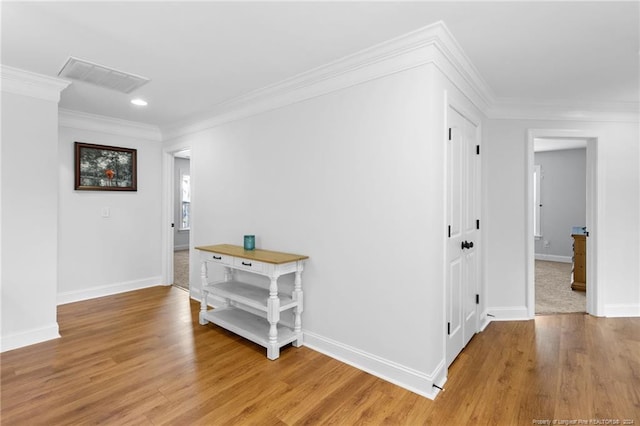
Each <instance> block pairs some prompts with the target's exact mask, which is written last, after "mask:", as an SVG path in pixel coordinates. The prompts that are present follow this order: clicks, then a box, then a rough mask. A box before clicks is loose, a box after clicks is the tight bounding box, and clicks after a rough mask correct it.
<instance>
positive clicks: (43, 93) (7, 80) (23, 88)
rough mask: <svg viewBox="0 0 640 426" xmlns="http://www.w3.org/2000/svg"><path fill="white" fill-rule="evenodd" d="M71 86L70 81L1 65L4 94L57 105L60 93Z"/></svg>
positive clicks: (0, 77)
mask: <svg viewBox="0 0 640 426" xmlns="http://www.w3.org/2000/svg"><path fill="white" fill-rule="evenodd" d="M69 84H71V82H70V81H67V80H63V79H60V78H55V77H49V76H46V75H42V74H37V73H34V72H31V71H25V70H21V69H19V68H14V67H10V66H7V65H0V89H1V90H2V92H7V93H13V94H15V95H22V96H29V97H32V98H36V99H42V100H45V101H53V102H56V103H57V102H59V101H60V92H62V91H63V90H64V89H65V88H66V87H67V86H68V85H69Z"/></svg>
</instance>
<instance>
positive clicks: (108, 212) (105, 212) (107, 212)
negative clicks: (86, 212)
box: [102, 207, 111, 218]
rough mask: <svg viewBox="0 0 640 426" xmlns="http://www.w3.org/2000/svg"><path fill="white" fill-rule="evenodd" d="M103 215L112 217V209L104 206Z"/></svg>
mask: <svg viewBox="0 0 640 426" xmlns="http://www.w3.org/2000/svg"><path fill="white" fill-rule="evenodd" d="M102 217H104V218H108V217H111V209H110V208H109V207H103V208H102Z"/></svg>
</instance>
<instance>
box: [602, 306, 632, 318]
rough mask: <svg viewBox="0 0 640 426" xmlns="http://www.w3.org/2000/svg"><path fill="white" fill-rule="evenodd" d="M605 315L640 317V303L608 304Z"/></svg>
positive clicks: (611, 316) (605, 307) (612, 316)
mask: <svg viewBox="0 0 640 426" xmlns="http://www.w3.org/2000/svg"><path fill="white" fill-rule="evenodd" d="M604 316H605V317H610V318H619V317H640V303H629V304H606V305H604Z"/></svg>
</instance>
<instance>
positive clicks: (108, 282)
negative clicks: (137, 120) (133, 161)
mask: <svg viewBox="0 0 640 426" xmlns="http://www.w3.org/2000/svg"><path fill="white" fill-rule="evenodd" d="M68 126H69V125H66V124H64V123H63V125H62V126H61V127H60V131H59V132H60V134H59V152H58V157H57V158H58V160H59V168H60V188H59V206H60V214H59V217H60V220H59V229H60V233H59V238H58V250H59V274H58V277H59V287H58V302H59V303H68V302H73V301H77V300H84V299H88V298H93V297H99V296H104V295H107V294H113V293H118V292H122V291H128V290H133V289H137V288H143V287H149V286H153V285H159V284H161V281H162V278H161V276H162V264H161V253H162V248H161V235H160V212H161V201H160V198H161V191H162V186H161V185H162V179H161V173H162V157H161V153H162V144H161V142H159V141H156V140H148V139H144V138H141V137H134V136H123V135H116V134H113V133H108V132H107V131H96V130H86V129H85V130H83V129H80V128H73V127H68ZM99 126H100V123H97V124H95V126H92V127H99ZM74 142H86V143H94V144H100V145H110V146H119V147H125V148H135V149H137V157H138V167H137V169H138V190H137V191H136V192H110V191H76V190H74V189H73V188H74V148H73V146H74ZM104 208H108V209H109V211H110V217H108V218H104V217H102V211H103V209H104Z"/></svg>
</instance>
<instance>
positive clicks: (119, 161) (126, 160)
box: [75, 142, 138, 191]
mask: <svg viewBox="0 0 640 426" xmlns="http://www.w3.org/2000/svg"><path fill="white" fill-rule="evenodd" d="M136 154H137V152H136V150H135V149H129V148H118V147H115V146H105V145H93V144H89V143H83V142H76V143H75V160H76V173H75V178H76V179H75V189H77V190H87V191H137V190H138V186H137V172H136V161H137V158H136Z"/></svg>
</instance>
